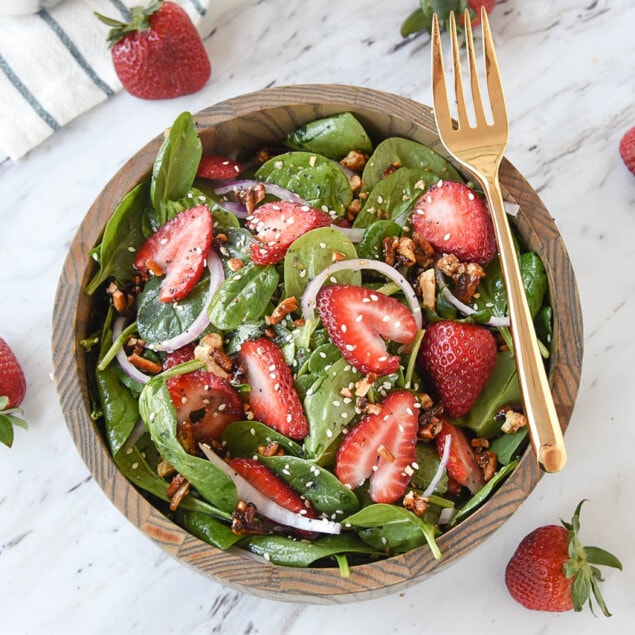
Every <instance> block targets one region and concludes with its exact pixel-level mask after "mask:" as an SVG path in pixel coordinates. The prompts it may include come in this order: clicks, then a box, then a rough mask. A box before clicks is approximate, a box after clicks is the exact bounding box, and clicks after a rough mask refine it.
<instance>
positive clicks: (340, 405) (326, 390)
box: [304, 357, 361, 460]
mask: <svg viewBox="0 0 635 635" xmlns="http://www.w3.org/2000/svg"><path fill="white" fill-rule="evenodd" d="M316 374H317V371H316ZM360 379H361V375H360V373H359V371H358V370H357V369H355V368H353V367H352V366H351V365H350V364H349V363H348V362H347V361H346V360H345V359H343V358H341V357H340V359H339V360H338V361H337V362H335V363H334V364H331V365H330V366H329V367H328V368H326V367H324V369H323V371H322V372H321V373H319V374H318V379H317V380H316V382H315V383H314V384H313V386H311V388H309V390H308V392H307V395H306V397H305V398H304V412H305V413H306V418H307V420H308V422H309V435H308V436H307V437H306V438H305V439H304V449H305V451H306V453H307V454H308V455H309V456H311V457H313V458H315V459H317V460H319V459H320V458H321V457H322V456H324V455H325V454H326V452H327V450H328V448H329V446H330V445H331V444H332V443H334V442H335V441H337V439H338V437H339V436H340V434H341V433H342V430H343V429H344V428H346V427H347V426H350V425H351V424H352V423H353V421H354V419H355V416H356V414H357V413H356V412H355V399H354V398H350V397H342V391H343V389H349V390H350V387H351V386H354V384H355V382H358V381H359V380H360Z"/></svg>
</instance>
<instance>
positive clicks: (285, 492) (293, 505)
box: [229, 457, 317, 518]
mask: <svg viewBox="0 0 635 635" xmlns="http://www.w3.org/2000/svg"><path fill="white" fill-rule="evenodd" d="M229 465H230V467H231V468H232V469H234V470H235V471H236V472H238V474H240V475H241V476H242V477H243V478H244V479H245V480H246V481H247V482H248V483H250V484H251V485H253V486H254V487H255V488H256V489H257V490H258V491H259V492H260V493H261V494H263V495H264V496H266V497H267V498H269V499H271V500H272V501H273V502H274V503H277V504H278V505H280V506H281V507H284V508H285V509H288V510H289V511H292V512H294V513H296V514H302V515H303V516H307V517H308V518H317V514H316V513H315V510H314V509H313V508H312V507H310V504H309V503H308V501H306V500H305V499H304V498H302V496H300V494H299V493H298V492H296V491H295V490H294V489H293V488H292V487H291V486H290V485H288V484H287V483H285V482H284V481H283V480H282V479H281V478H280V477H279V476H277V475H276V474H275V473H274V472H272V471H271V470H270V469H269V468H268V467H266V466H265V465H263V464H262V463H260V462H259V461H258V460H256V459H246V458H240V457H237V458H235V459H232V460H231V461H230V462H229Z"/></svg>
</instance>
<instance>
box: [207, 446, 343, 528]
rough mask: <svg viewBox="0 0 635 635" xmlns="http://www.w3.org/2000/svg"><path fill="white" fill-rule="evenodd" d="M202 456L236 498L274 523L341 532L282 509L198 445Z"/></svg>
mask: <svg viewBox="0 0 635 635" xmlns="http://www.w3.org/2000/svg"><path fill="white" fill-rule="evenodd" d="M200 448H201V450H202V451H203V454H205V456H206V457H207V458H208V459H209V460H210V461H211V462H212V463H213V464H214V465H216V467H218V468H220V469H221V470H223V472H225V474H227V476H229V477H230V478H231V479H232V481H233V482H234V484H235V485H236V492H237V494H238V497H239V498H240V499H242V500H244V501H245V502H247V503H253V504H254V505H255V506H256V508H257V509H258V511H259V512H260V513H261V514H262V515H263V516H266V517H267V518H269V519H270V520H273V521H274V522H277V523H280V524H281V525H286V526H287V527H294V528H295V529H301V530H303V531H312V532H313V531H314V532H317V533H321V534H339V533H340V532H341V531H342V525H341V524H340V523H338V522H334V521H332V520H326V519H323V518H308V517H306V516H303V515H302V514H296V513H295V512H292V511H289V510H288V509H285V508H284V507H281V506H280V505H278V503H274V502H273V501H272V500H271V499H270V498H267V497H266V496H264V495H263V494H262V493H261V492H260V491H258V490H257V489H256V488H255V487H254V486H253V485H252V484H251V483H249V482H248V481H247V480H246V479H245V478H243V477H242V476H241V475H240V474H238V473H237V472H236V471H234V470H233V469H232V468H231V467H230V466H229V465H228V464H227V463H226V462H225V461H223V459H221V458H220V456H218V454H216V452H214V450H212V449H211V448H210V447H209V446H208V445H205V444H204V443H201V444H200Z"/></svg>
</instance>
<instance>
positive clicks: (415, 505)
mask: <svg viewBox="0 0 635 635" xmlns="http://www.w3.org/2000/svg"><path fill="white" fill-rule="evenodd" d="M403 506H404V507H405V508H406V509H408V510H409V511H411V512H413V513H414V514H415V515H417V516H423V514H424V513H425V511H426V509H427V508H428V499H427V498H424V497H423V496H420V495H419V494H417V493H416V492H414V491H413V490H410V491H409V492H408V493H407V494H406V495H405V496H404V498H403Z"/></svg>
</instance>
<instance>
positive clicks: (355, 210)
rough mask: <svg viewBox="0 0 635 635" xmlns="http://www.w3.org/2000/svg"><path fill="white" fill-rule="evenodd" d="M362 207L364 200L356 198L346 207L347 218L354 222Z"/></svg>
mask: <svg viewBox="0 0 635 635" xmlns="http://www.w3.org/2000/svg"><path fill="white" fill-rule="evenodd" d="M361 209H362V201H361V199H359V198H354V199H353V200H352V201H351V204H350V205H349V206H348V207H347V208H346V220H347V221H348V222H349V223H352V222H353V221H354V220H355V219H356V218H357V215H358V214H359V213H360V211H361Z"/></svg>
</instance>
